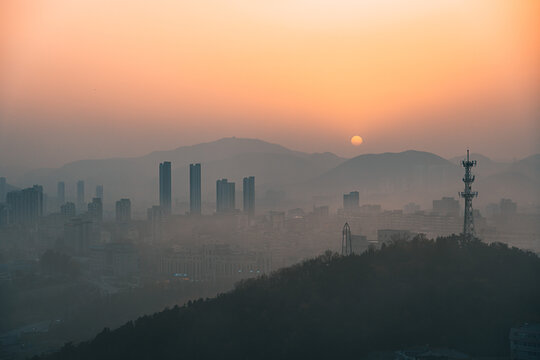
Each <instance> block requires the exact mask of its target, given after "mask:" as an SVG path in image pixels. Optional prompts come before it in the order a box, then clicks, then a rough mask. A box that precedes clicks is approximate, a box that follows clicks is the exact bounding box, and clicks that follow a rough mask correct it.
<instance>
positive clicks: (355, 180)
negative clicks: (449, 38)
mask: <svg viewBox="0 0 540 360" xmlns="http://www.w3.org/2000/svg"><path fill="white" fill-rule="evenodd" d="M462 158H463V157H456V158H452V159H450V160H447V159H443V158H442V157H440V156H438V155H435V154H432V153H428V152H421V151H413V150H410V151H404V152H401V153H383V154H364V155H360V156H357V157H354V158H352V159H348V160H347V159H344V158H340V157H339V156H336V155H334V154H332V153H316V154H309V153H304V152H300V151H294V150H290V149H287V148H285V147H283V146H281V145H278V144H271V143H268V142H265V141H262V140H257V139H243V138H235V137H232V138H223V139H220V140H217V141H213V142H208V143H202V144H197V145H193V146H182V147H179V148H177V149H174V150H170V151H156V152H152V153H150V154H148V155H145V156H141V157H132V158H112V159H99V160H81V161H75V162H71V163H68V164H66V165H64V166H62V167H60V168H57V169H36V170H32V171H29V172H27V173H25V174H24V175H22V176H21V177H20V178H18V179H16V182H15V183H16V184H17V185H18V186H19V187H25V186H31V185H32V184H42V185H43V186H44V188H45V191H46V192H48V193H49V194H50V196H53V197H54V196H55V194H56V183H57V181H65V182H66V192H67V196H68V198H70V197H73V196H74V193H75V183H76V182H77V180H81V179H82V180H85V182H86V194H87V195H86V197H87V200H89V199H90V198H91V197H92V196H93V193H94V190H95V186H96V185H97V184H102V185H103V186H104V188H105V204H107V203H111V202H113V201H115V200H117V199H119V198H122V197H128V198H131V199H133V200H134V204H135V206H137V205H140V206H149V205H151V204H155V203H157V199H158V165H159V163H160V162H163V161H171V162H172V167H173V172H172V176H173V197H174V198H178V199H179V200H180V201H187V200H188V196H189V195H188V194H189V191H188V184H189V164H190V163H195V162H200V163H201V164H202V179H203V183H202V188H203V201H213V200H214V196H215V181H216V180H217V179H218V178H228V179H229V180H231V181H236V183H237V190H236V191H237V194H238V195H237V206H240V203H241V181H242V178H243V177H244V176H252V175H253V176H255V177H256V186H257V193H258V195H257V196H258V198H259V199H262V198H263V197H264V196H265V192H266V191H267V190H276V191H281V192H282V193H284V194H285V196H286V197H287V198H289V199H293V200H295V201H296V202H299V203H302V202H303V203H305V204H313V203H315V202H320V201H322V202H325V201H326V202H327V203H329V204H330V205H332V206H338V204H339V203H340V201H341V200H340V199H341V196H342V194H343V193H344V192H349V191H354V190H357V191H360V193H361V202H363V203H365V202H378V203H382V204H385V205H387V206H394V207H401V205H403V204H404V203H405V202H408V201H415V202H417V203H420V204H424V205H426V206H427V204H429V203H430V202H431V200H432V199H434V198H440V197H441V196H457V192H458V191H460V190H461V189H462V186H463V184H462V182H461V178H462V175H463V169H462V168H461V166H460V160H461V159H462ZM472 158H473V159H476V160H478V166H477V168H475V173H476V174H477V182H476V183H475V185H476V186H477V189H478V191H479V192H480V198H479V201H481V202H489V201H498V200H499V199H500V198H501V197H510V198H512V199H514V200H517V201H518V202H520V203H530V202H534V201H540V198H539V195H538V194H539V188H540V186H539V185H540V154H537V155H533V156H530V157H527V158H525V159H523V160H520V161H516V162H513V163H501V162H494V161H492V160H490V159H489V158H488V157H485V156H483V155H480V154H473V155H472ZM10 180H11V179H8V181H10ZM11 184H13V182H11ZM314 199H319V200H314ZM320 199H322V200H320Z"/></svg>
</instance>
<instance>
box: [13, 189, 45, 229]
mask: <svg viewBox="0 0 540 360" xmlns="http://www.w3.org/2000/svg"><path fill="white" fill-rule="evenodd" d="M6 203H7V204H8V206H9V208H10V222H12V223H15V224H35V223H37V221H38V219H39V217H40V216H42V215H43V187H41V186H39V185H34V186H33V187H31V188H28V189H23V190H19V191H11V192H9V193H8V194H7V196H6Z"/></svg>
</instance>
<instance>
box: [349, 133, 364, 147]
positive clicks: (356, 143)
mask: <svg viewBox="0 0 540 360" xmlns="http://www.w3.org/2000/svg"><path fill="white" fill-rule="evenodd" d="M363 142H364V139H362V137H360V136H358V135H354V136H353V137H352V138H351V144H353V145H354V146H359V145H362V143H363Z"/></svg>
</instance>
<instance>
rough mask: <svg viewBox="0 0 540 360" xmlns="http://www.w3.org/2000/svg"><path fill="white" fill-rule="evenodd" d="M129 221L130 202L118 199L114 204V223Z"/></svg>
mask: <svg viewBox="0 0 540 360" xmlns="http://www.w3.org/2000/svg"><path fill="white" fill-rule="evenodd" d="M129 221H131V200H129V199H120V200H118V201H117V202H116V222H129Z"/></svg>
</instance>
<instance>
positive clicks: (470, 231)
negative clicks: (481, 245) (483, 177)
mask: <svg viewBox="0 0 540 360" xmlns="http://www.w3.org/2000/svg"><path fill="white" fill-rule="evenodd" d="M461 165H462V166H463V167H464V168H465V176H464V177H463V182H464V183H465V190H464V191H462V192H460V193H459V196H461V197H462V198H464V199H465V212H464V217H463V236H464V237H465V238H466V239H470V238H471V237H473V236H475V232H474V217H473V207H472V200H473V198H475V197H477V196H478V192H477V191H472V183H473V182H474V175H473V174H472V172H471V168H472V167H474V166H476V160H470V159H469V149H467V159H466V160H463V161H462V162H461Z"/></svg>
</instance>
